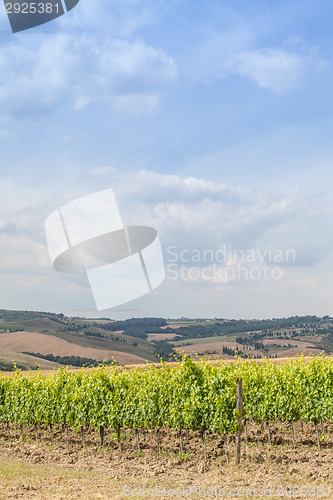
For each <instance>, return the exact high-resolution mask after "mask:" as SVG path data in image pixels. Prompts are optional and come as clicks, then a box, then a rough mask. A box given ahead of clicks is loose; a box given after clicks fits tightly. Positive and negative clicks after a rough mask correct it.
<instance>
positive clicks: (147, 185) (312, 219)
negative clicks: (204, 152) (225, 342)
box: [0, 167, 333, 316]
mask: <svg viewBox="0 0 333 500" xmlns="http://www.w3.org/2000/svg"><path fill="white" fill-rule="evenodd" d="M96 174H97V175H96ZM87 181H88V182H87V184H89V188H88V187H87V194H88V192H93V191H95V190H96V191H97V190H98V189H105V188H108V187H112V188H113V189H114V192H115V196H116V199H117V201H118V205H119V209H120V213H121V215H122V218H123V220H124V222H125V223H126V224H129V225H148V226H152V227H154V228H156V229H157V230H158V232H159V234H160V238H161V242H162V246H163V248H164V251H165V252H166V248H167V247H168V246H169V245H172V246H176V247H177V249H179V250H181V249H188V250H189V251H191V250H199V251H202V250H212V251H213V252H216V251H218V250H219V249H221V248H223V246H224V245H227V246H228V245H231V247H232V249H233V250H240V249H242V250H244V251H246V250H248V249H256V250H259V251H263V250H265V249H267V248H270V247H271V248H272V249H273V250H274V249H277V250H282V251H283V250H289V249H292V250H295V252H296V261H295V262H289V263H288V265H286V264H285V263H283V262H282V263H281V265H280V264H278V267H279V268H282V277H281V280H279V281H274V279H272V280H271V281H270V282H269V283H266V282H262V280H256V279H254V280H249V281H247V280H245V281H244V279H242V280H235V281H230V283H229V282H228V283H224V281H223V279H222V280H221V279H220V278H219V275H217V277H214V276H213V278H212V279H210V280H206V279H203V280H199V281H198V280H196V281H194V282H193V280H192V281H191V280H187V281H186V280H184V281H179V280H178V281H177V282H173V281H172V282H171V283H169V284H166V285H165V286H164V285H163V286H162V287H161V291H160V292H159V293H161V294H162V295H161V296H162V298H163V293H165V294H167V295H168V294H169V293H170V295H169V296H168V297H167V300H164V299H166V297H164V299H163V300H162V302H163V303H168V304H169V305H168V312H166V310H165V309H163V307H162V306H161V305H159V306H158V307H160V314H164V315H171V316H172V315H173V314H177V313H175V312H173V311H176V310H178V309H177V304H175V303H174V300H175V297H177V296H178V295H179V294H181V296H182V307H183V308H184V309H183V310H184V314H193V315H196V314H198V311H199V310H200V311H201V312H200V314H199V316H200V315H202V316H205V315H213V316H214V315H219V316H221V315H224V313H222V312H220V314H218V313H217V309H218V307H217V305H216V306H214V307H213V305H214V303H215V302H214V301H215V300H216V296H215V294H217V293H222V292H221V290H220V288H221V285H223V283H224V285H223V288H224V289H225V290H224V292H223V293H225V294H226V295H225V296H224V297H225V300H230V303H231V302H232V301H231V298H233V299H236V298H237V293H238V294H240V295H239V296H244V294H245V295H246V293H249V294H250V297H253V301H254V302H255V300H258V297H259V299H260V297H261V293H264V292H262V290H263V289H265V290H268V289H269V290H271V291H272V293H275V294H276V293H277V292H276V291H277V290H284V289H285V283H286V282H289V281H290V280H294V282H295V283H298V282H299V283H300V284H299V286H298V285H297V286H296V285H295V286H294V288H293V293H294V294H295V293H297V291H299V292H302V294H304V293H305V292H304V290H303V287H304V285H303V282H302V281H301V278H302V276H303V277H304V276H305V274H306V276H307V277H308V278H309V279H310V280H311V279H314V278H313V277H316V278H315V279H316V287H317V289H318V290H319V288H320V282H321V281H320V280H321V278H320V275H319V274H318V273H320V269H324V270H326V271H325V272H330V270H329V269H328V268H327V266H326V264H325V263H326V262H328V260H329V259H330V258H332V256H333V255H332V250H333V241H332V238H331V236H330V235H331V234H332V229H333V228H332V221H333V217H332V215H333V213H332V212H333V207H332V204H331V203H330V201H329V200H326V201H325V199H324V198H323V197H321V196H318V194H317V193H312V192H306V191H302V190H300V189H293V190H291V189H290V190H283V189H271V190H269V191H265V190H260V189H255V188H244V187H231V186H227V185H226V184H223V183H214V182H211V181H207V180H206V179H204V178H196V177H188V178H181V177H180V176H178V175H162V174H157V173H154V172H149V171H140V172H137V173H122V172H121V171H117V170H116V169H114V168H109V167H105V168H101V169H97V171H92V172H91V175H90V177H89V179H87ZM82 195H84V193H82V191H81V192H80V193H78V194H77V195H75V194H74V195H72V196H71V197H70V199H73V198H75V197H79V196H82ZM25 196H26V202H27V196H28V193H26V194H25ZM30 196H31V206H30V208H29V207H28V208H25V209H24V210H21V211H17V212H16V213H12V214H11V215H7V216H4V217H3V218H2V220H1V224H0V254H1V263H0V273H1V274H2V283H3V286H2V289H3V290H7V287H10V290H11V296H10V297H11V298H10V301H11V302H8V300H9V299H8V300H7V299H6V297H5V296H4V297H3V299H4V300H5V299H6V300H5V302H4V303H6V307H11V308H17V307H19V306H18V303H16V302H15V297H16V296H17V297H19V298H20V307H22V304H24V300H26V306H25V308H29V304H32V303H33V304H37V305H34V307H35V308H37V309H38V308H39V309H40V308H44V309H45V308H46V309H48V310H52V309H54V307H55V306H54V304H55V303H56V304H57V308H58V309H60V310H61V309H62V310H65V309H66V308H68V307H72V304H73V303H76V304H78V306H79V305H80V300H81V299H80V297H84V299H82V300H83V301H85V300H88V299H89V297H90V295H89V287H88V284H87V282H86V281H84V279H83V277H79V276H75V275H59V274H57V273H54V272H53V270H52V268H51V264H50V262H49V258H48V253H47V248H46V241H45V235H44V221H45V219H46V217H47V216H48V215H49V214H50V213H51V212H52V211H53V210H54V209H56V208H57V207H60V206H62V205H63V204H64V203H66V202H68V201H70V199H69V198H68V195H67V194H66V193H64V195H63V196H62V197H61V198H60V197H57V196H55V195H53V196H52V195H50V196H49V197H48V199H47V200H46V201H44V202H42V203H38V204H34V206H32V201H33V200H34V194H33V193H30ZM319 220H320V221H321V223H320V224H318V221H319ZM203 264H204V265H205V263H203ZM200 265H201V264H200V263H199V264H196V266H199V267H200ZM231 265H232V264H231ZM189 266H191V263H189ZM229 267H230V266H229ZM318 269H319V271H318ZM28 275H29V277H28ZM25 276H26V278H25ZM73 284H74V285H75V287H76V288H75V290H76V291H75V294H74V295H75V297H73ZM201 285H202V286H203V287H204V288H201ZM226 285H228V286H226ZM229 285H230V286H229ZM309 286H310V285H309ZM25 287H27V288H25ZM163 287H164V288H163ZM184 287H187V288H184ZM25 290H26V291H25ZM163 290H164V291H163ZM325 290H326V292H327V294H328V295H327V297H328V296H330V291H329V289H328V288H327V287H326V288H325ZM245 292H246V293H245ZM326 292H324V291H322V293H324V294H325V293H326ZM288 293H289V292H288ZM290 293H291V292H290ZM25 294H26V295H25ZM82 294H83V295H82ZM177 294H178V295H177ZM198 294H199V295H198ZM202 294H204V295H205V297H207V300H208V298H209V300H208V302H207V303H206V305H205V304H203V303H201V302H200V300H199V299H200V297H202ZM235 294H236V295H235ZM258 294H259V295H258ZM161 296H160V295H159V294H158V297H161ZM325 296H326V295H325ZM282 299H283V297H282V296H281V300H280V302H279V304H280V305H279V307H282V305H281V301H282V302H283V300H282ZM48 300H49V302H48ZM145 300H146V302H143V304H145V303H147V304H148V305H147V307H148V308H149V304H151V302H149V300H155V299H153V298H151V297H150V298H146V299H145ZM156 300H158V299H156ZM193 300H199V303H200V304H201V305H200V308H199V309H195V310H194V309H193V308H192V309H191V307H192V306H191V303H193ZM251 300H252V299H251ZM274 300H277V298H276V295H275V299H274ZM320 300H321V299H320ZM325 300H326V299H325ZM253 301H252V302H251V303H254V302H253ZM318 301H319V299H318ZM38 303H40V304H41V303H42V304H43V307H42V306H38ZM318 303H319V302H318ZM48 304H49V305H48ZM156 304H157V302H156ZM287 305H288V307H289V305H290V304H289V303H288V304H287ZM173 307H175V308H174V309H173ZM233 307H234V306H233ZM283 307H284V306H283ZM283 307H282V309H281V310H285V309H283ZM259 309H260V308H259ZM259 309H258V308H257V309H254V310H253V312H252V313H251V314H250V313H249V312H248V311H247V310H246V309H242V311H244V313H243V314H245V313H246V315H249V316H253V315H254V314H255V315H259V314H258V313H257V311H259ZM232 310H235V309H232ZM204 311H206V313H205V312H204ZM214 311H215V312H214ZM269 311H271V312H269V313H268V312H267V315H269V314H272V315H274V307H273V305H272V304H270V309H269ZM145 313H146V314H147V313H148V314H149V312H148V310H147V311H146V312H145ZM150 314H151V313H150ZM156 314H157V311H156ZM233 314H235V313H233Z"/></svg>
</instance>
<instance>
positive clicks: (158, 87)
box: [0, 33, 177, 117]
mask: <svg viewBox="0 0 333 500" xmlns="http://www.w3.org/2000/svg"><path fill="white" fill-rule="evenodd" d="M51 54H52V57H50V55H51ZM0 75H1V80H0V106H1V108H2V110H5V111H7V113H12V114H14V115H15V116H17V117H29V116H36V115H38V114H43V113H48V112H50V111H53V110H55V109H56V108H58V107H61V106H65V107H68V106H70V107H72V108H73V109H76V110H79V109H82V108H84V107H86V106H88V105H89V104H91V103H106V104H108V105H109V106H110V107H111V108H113V109H120V110H122V111H124V110H125V111H126V112H133V113H142V112H144V113H153V112H155V111H156V110H157V109H158V106H159V102H160V97H161V94H162V92H163V90H164V89H165V88H166V87H167V86H168V85H170V84H172V83H174V82H175V81H176V79H177V67H176V64H175V62H174V60H173V59H172V57H171V56H169V55H168V54H166V53H165V52H164V51H162V50H158V49H155V48H154V47H151V46H149V45H147V44H146V43H145V42H144V41H142V40H135V41H127V40H121V39H117V40H110V39H109V40H108V41H106V42H105V41H104V42H103V43H102V44H100V43H99V40H98V39H97V38H95V37H94V36H85V35H81V36H74V35H67V34H59V33H56V34H53V35H49V36H48V37H47V38H42V37H39V36H37V35H36V36H35V37H24V36H22V37H20V38H18V39H17V41H16V39H15V41H13V42H12V43H10V44H8V45H5V46H3V47H2V50H1V53H0Z"/></svg>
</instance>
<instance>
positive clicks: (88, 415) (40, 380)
mask: <svg viewBox="0 0 333 500" xmlns="http://www.w3.org/2000/svg"><path fill="white" fill-rule="evenodd" d="M238 379H240V380H242V384H243V402H242V405H243V423H244V424H245V425H244V439H245V440H246V438H247V437H246V436H247V431H246V426H247V424H248V423H249V422H255V423H259V424H263V425H264V428H265V430H267V434H268V440H269V441H270V427H269V425H270V423H274V422H277V421H282V422H288V423H289V425H290V432H291V435H292V436H293V423H294V422H295V421H300V423H301V425H302V423H307V424H311V425H313V431H314V434H313V435H314V444H315V443H317V445H318V447H319V446H320V443H321V441H322V440H323V439H324V436H323V433H322V425H325V424H326V423H328V422H332V420H333V359H332V358H327V357H324V356H322V357H314V358H311V359H310V360H305V359H303V358H302V357H300V358H297V359H292V360H290V361H288V362H287V363H285V364H273V363H272V362H270V361H268V360H267V361H265V362H263V363H259V362H255V361H240V360H236V361H235V363H219V364H213V363H210V362H208V361H200V362H198V363H195V362H194V361H193V360H192V359H190V358H186V357H184V358H183V360H182V362H180V363H179V364H177V365H174V366H170V365H167V364H165V363H163V364H161V365H158V366H155V365H147V367H146V368H145V369H139V368H132V369H130V370H124V369H120V368H119V367H113V368H110V367H101V368H99V369H94V370H81V371H79V372H69V371H67V370H66V369H65V368H64V369H61V370H60V371H58V372H56V373H53V374H50V375H48V376H44V375H43V373H42V372H41V371H39V372H34V373H31V374H30V375H29V376H25V375H23V374H22V373H21V372H20V371H19V370H17V371H16V372H15V373H13V374H11V375H9V376H6V377H1V378H0V422H2V424H3V425H4V427H5V428H6V429H7V432H8V437H10V432H11V426H13V424H15V427H17V426H19V428H20V429H21V432H22V434H23V432H24V429H25V428H27V427H28V426H34V428H35V432H36V436H38V429H39V428H41V427H44V428H45V427H46V428H47V429H49V432H50V434H51V437H53V436H52V429H53V427H54V426H57V425H62V428H63V431H64V433H65V434H66V435H67V439H68V430H69V429H72V431H75V432H78V433H81V436H82V440H83V442H84V436H85V431H87V429H89V432H90V431H91V430H93V429H95V430H96V431H97V432H99V434H100V439H101V444H103V442H104V435H105V433H106V432H108V430H112V432H114V433H116V435H117V436H118V444H119V446H120V447H121V430H122V429H133V432H134V433H135V434H136V436H137V442H138V446H140V445H139V430H142V429H148V430H150V431H152V430H153V431H154V433H155V432H156V439H157V442H158V444H159V446H160V445H162V444H163V443H161V437H160V434H159V431H160V429H170V430H171V429H172V430H176V431H178V435H179V438H180V448H181V450H182V435H183V433H184V432H185V431H186V432H188V431H195V432H197V431H200V433H201V435H202V438H203V442H204V443H205V435H206V434H207V433H215V434H217V435H218V436H222V437H224V438H225V437H227V436H228V435H235V434H236V432H237V431H238V427H239V424H238V417H239V412H238V411H236V399H237V380H238ZM323 423H324V424H323ZM294 445H295V443H294Z"/></svg>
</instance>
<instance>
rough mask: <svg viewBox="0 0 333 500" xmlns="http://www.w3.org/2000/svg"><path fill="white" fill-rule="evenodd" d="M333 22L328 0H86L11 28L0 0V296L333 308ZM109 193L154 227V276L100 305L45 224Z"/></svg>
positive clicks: (173, 312) (28, 306) (1, 301)
mask: <svg viewBox="0 0 333 500" xmlns="http://www.w3.org/2000/svg"><path fill="white" fill-rule="evenodd" d="M332 17H333V4H332V2H331V1H329V0H295V1H293V2H290V1H285V0H280V1H279V2H273V1H272V0H252V1H248V0H247V1H242V0H232V1H231V0H229V1H227V0H209V2H203V1H202V0H98V1H94V2H92V1H90V0H80V2H79V3H78V5H77V6H76V7H75V8H74V9H73V10H72V11H70V12H68V13H67V14H66V15H64V16H62V17H59V18H58V19H56V20H54V21H52V22H49V23H47V24H44V25H42V26H40V27H37V28H32V29H30V30H26V31H22V32H20V33H16V34H13V33H12V31H11V29H10V25H9V21H8V18H7V15H6V11H5V8H4V6H0V187H1V195H0V308H5V309H19V310H22V309H23V310H42V311H53V312H63V313H64V314H66V315H77V316H91V317H93V316H94V317H95V316H96V317H98V316H102V317H103V316H105V317H111V318H114V319H123V318H126V317H139V316H163V317H167V318H179V317H200V318H211V317H213V318H215V317H216V318H272V317H276V318H277V317H286V316H291V315H306V314H316V315H325V314H329V315H333V231H332V230H333V223H332V220H333V219H332V216H333V197H332V194H333V189H332V185H333V169H332V165H333V141H332V136H333V99H332V97H333V90H332V89H333V64H332V63H333V32H332V28H331V25H332ZM109 188H112V189H113V191H114V195H115V197H116V199H117V202H118V207H119V210H120V213H121V216H122V219H123V221H124V223H126V225H139V226H150V227H153V228H154V229H156V230H157V231H158V234H159V238H160V241H161V246H162V250H163V255H164V262H165V270H166V279H165V280H164V282H163V283H162V284H161V285H160V286H159V287H157V288H156V289H155V290H153V291H152V292H151V293H149V294H146V295H145V296H143V297H140V298H137V299H135V300H132V301H130V302H128V303H126V304H122V305H120V306H117V307H115V308H112V309H108V310H104V311H100V312H97V311H96V306H95V303H94V300H93V297H92V292H91V289H90V286H89V282H88V280H87V276H86V275H85V274H82V275H74V274H70V273H69V274H64V273H59V272H57V271H55V270H54V269H53V268H52V264H51V261H50V257H49V254H48V248H47V242H46V236H45V227H44V224H45V220H46V218H47V217H48V216H49V215H50V214H51V213H52V212H53V211H54V210H57V209H58V208H60V207H62V206H63V205H64V204H66V203H69V202H71V201H72V200H75V199H78V198H80V197H83V196H85V195H88V194H91V193H94V192H98V191H101V190H104V189H109ZM110 286H112V285H110Z"/></svg>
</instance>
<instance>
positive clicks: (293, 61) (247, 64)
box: [230, 48, 318, 95]
mask: <svg viewBox="0 0 333 500" xmlns="http://www.w3.org/2000/svg"><path fill="white" fill-rule="evenodd" d="M230 66H231V67H232V68H233V70H234V71H235V72H236V73H238V74H239V75H241V76H244V77H247V78H249V79H250V80H252V81H253V82H255V83H256V84H257V85H259V87H261V88H264V89H268V90H271V91H273V92H274V93H275V94H278V95H281V94H286V93H288V92H290V91H292V90H294V89H295V88H297V87H298V86H299V84H300V83H301V82H302V79H303V78H304V77H305V76H306V74H307V73H308V72H309V71H311V69H313V68H316V67H317V66H318V63H317V61H316V60H312V58H311V57H306V56H304V55H303V54H298V53H295V52H289V51H287V50H284V49H280V48H264V49H259V50H245V51H242V52H239V53H238V54H235V55H234V56H233V61H232V62H230Z"/></svg>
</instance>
